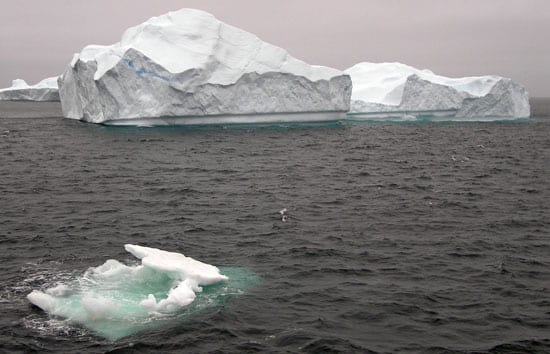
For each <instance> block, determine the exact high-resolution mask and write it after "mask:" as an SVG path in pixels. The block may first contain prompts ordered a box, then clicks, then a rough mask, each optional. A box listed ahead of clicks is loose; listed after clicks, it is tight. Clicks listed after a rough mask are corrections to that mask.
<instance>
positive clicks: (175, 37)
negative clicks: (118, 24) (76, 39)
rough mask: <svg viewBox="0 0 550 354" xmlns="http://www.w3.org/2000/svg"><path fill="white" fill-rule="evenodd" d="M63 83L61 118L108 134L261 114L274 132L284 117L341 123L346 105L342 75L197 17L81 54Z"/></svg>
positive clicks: (145, 28)
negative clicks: (112, 129)
mask: <svg viewBox="0 0 550 354" xmlns="http://www.w3.org/2000/svg"><path fill="white" fill-rule="evenodd" d="M59 82H60V95H61V103H62V107H63V114H64V116H65V117H67V118H74V119H81V120H85V121H89V122H93V123H108V124H129V123H128V122H132V124H140V123H141V122H142V120H143V121H146V122H147V123H146V124H148V125H151V124H154V123H155V122H156V121H155V118H160V119H159V124H162V125H164V124H166V122H167V121H170V120H166V119H165V118H167V117H168V118H171V117H180V118H181V117H190V118H191V117H195V118H196V117H211V119H209V120H207V121H206V124H208V123H220V122H222V123H224V122H225V121H224V119H225V117H226V116H239V119H238V120H237V123H250V122H253V121H250V120H251V119H252V118H253V116H256V115H264V114H265V115H267V116H266V117H264V118H263V120H267V121H270V122H271V121H274V122H279V121H281V119H284V118H283V114H286V113H292V114H295V116H294V118H293V119H294V120H296V119H297V120H298V121H301V116H300V115H301V114H304V115H305V116H304V117H305V118H304V119H305V120H308V121H309V120H313V119H314V118H313V117H312V114H313V113H318V112H321V113H325V114H324V115H319V119H321V120H328V119H339V118H341V117H342V116H343V113H345V112H347V111H348V110H349V107H350V106H349V105H350V96H351V80H350V78H349V76H347V75H345V74H344V73H343V72H341V71H339V70H336V69H332V68H328V67H323V66H315V65H309V64H307V63H305V62H303V61H301V60H298V59H295V58H293V57H292V56H290V55H289V54H288V53H287V52H286V51H285V50H284V49H282V48H279V47H276V46H273V45H271V44H268V43H266V42H264V41H262V40H260V39H259V38H258V37H256V36H255V35H253V34H251V33H248V32H246V31H243V30H241V29H238V28H236V27H233V26H230V25H227V24H225V23H223V22H221V21H219V20H218V19H216V18H215V17H214V16H213V15H211V14H209V13H206V12H203V11H200V10H193V9H182V10H179V11H175V12H170V13H167V14H165V15H162V16H159V17H153V18H151V19H149V20H148V21H146V22H144V23H143V24H141V25H138V26H136V27H132V28H129V29H128V30H126V32H125V33H124V34H123V36H122V39H121V41H120V42H119V43H116V44H113V45H110V46H98V45H90V46H87V47H85V48H84V49H83V50H82V52H81V53H79V54H75V56H74V58H73V60H72V61H71V64H70V66H69V67H68V68H67V70H66V71H65V73H64V74H63V75H62V77H61V78H60V81H59ZM326 113H331V114H332V115H331V114H326ZM125 120H126V123H125V122H124V121H125ZM283 121H284V120H283ZM175 123H176V124H179V123H183V122H182V121H176V122H175ZM230 123H233V121H230ZM144 124H145V123H144Z"/></svg>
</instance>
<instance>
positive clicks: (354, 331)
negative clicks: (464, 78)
mask: <svg viewBox="0 0 550 354" xmlns="http://www.w3.org/2000/svg"><path fill="white" fill-rule="evenodd" d="M37 107H38V108H37ZM42 107H44V106H42ZM28 111H29V112H32V113H33V114H36V115H38V116H40V112H46V113H43V115H45V116H49V115H50V114H49V113H47V111H48V110H47V109H44V110H42V108H40V106H36V105H32V104H29V106H28ZM13 115H14V116H23V117H24V116H25V114H21V112H20V111H18V112H15V113H13ZM2 116H3V117H9V116H10V111H9V110H8V111H6V110H4V111H3V112H2ZM283 208H287V209H288V214H289V219H288V220H287V221H286V222H283V221H282V220H281V218H280V215H279V210H281V209H283ZM126 243H133V244H140V245H143V246H149V247H155V248H160V249H164V250H169V251H174V252H182V253H184V254H185V255H187V256H191V257H193V258H196V259H198V260H201V261H203V262H207V263H210V264H214V265H217V266H220V267H221V268H222V269H224V267H229V268H231V267H239V268H240V269H246V270H247V271H249V272H250V273H251V274H254V275H255V276H257V277H258V279H259V281H257V282H255V285H254V286H252V287H250V288H248V289H247V290H246V291H244V292H243V293H242V294H240V295H238V296H234V297H232V298H231V299H228V300H227V301H225V302H223V303H222V304H220V305H218V306H212V307H210V308H207V309H205V310H203V311H200V312H197V313H194V314H192V315H191V316H187V317H185V318H183V319H180V320H178V321H171V322H168V323H164V324H162V325H160V326H156V327H153V328H147V329H145V330H143V331H141V332H139V333H137V334H134V335H131V336H128V337H124V338H121V339H118V340H114V341H113V340H108V339H104V338H102V337H100V336H97V335H96V334H94V333H93V332H90V331H89V330H87V329H85V328H84V327H79V326H78V325H76V324H71V323H67V322H66V321H62V320H61V319H57V318H51V317H49V316H48V315H47V314H46V313H44V312H43V311H41V310H39V309H38V308H36V307H33V306H31V305H30V304H29V302H28V301H27V299H26V295H27V294H28V293H30V292H31V291H32V290H34V289H44V288H46V287H48V286H52V285H55V284H56V283H57V282H59V281H66V280H70V279H73V278H74V277H77V276H79V275H81V274H82V273H84V272H85V271H86V270H87V269H88V268H89V267H94V266H98V265H100V264H102V263H103V262H105V261H106V260H107V259H117V260H120V261H125V262H127V263H129V264H131V263H132V262H134V261H133V260H132V257H131V256H130V255H129V254H127V253H126V252H125V251H124V248H123V246H124V244H126ZM0 281H1V285H2V287H1V288H0V306H1V308H2V316H0V351H1V352H10V353H14V352H15V353H16V352H21V353H28V352H40V353H44V352H75V353H76V352H78V353H96V352H112V353H144V352H146V353H148V352H150V353H153V352H155V353H161V352H162V353H168V352H174V353H176V352H189V353H203V352H219V353H250V352H261V353H294V352H307V353H332V352H342V353H372V352H376V353H474V352H475V353H521V352H530V353H548V352H550V120H548V119H532V120H529V121H515V122H514V121H512V122H493V123H487V122H483V123H481V122H480V123H476V122H469V123H460V122H455V123H429V122H416V123H389V122H378V123H375V124H374V123H370V124H369V123H367V124H365V123H361V124H334V125H328V126H317V127H311V126H275V127H263V128H251V127H241V128H230V129H224V128H223V127H217V128H141V129H140V128H113V127H104V126H97V125H92V124H85V123H80V122H76V121H72V120H66V119H61V118H39V119H36V118H35V119H25V118H17V119H15V118H14V119H12V118H2V119H0Z"/></svg>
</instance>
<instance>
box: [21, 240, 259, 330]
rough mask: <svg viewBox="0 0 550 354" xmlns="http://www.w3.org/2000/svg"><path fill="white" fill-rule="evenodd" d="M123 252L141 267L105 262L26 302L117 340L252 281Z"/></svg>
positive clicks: (153, 254) (176, 257)
mask: <svg viewBox="0 0 550 354" xmlns="http://www.w3.org/2000/svg"><path fill="white" fill-rule="evenodd" d="M125 248H126V250H127V251H128V252H130V253H131V254H133V255H135V256H136V257H137V258H140V259H141V264H139V265H134V266H128V265H125V264H122V263H120V262H119V261H116V260H112V259H111V260H107V261H106V262H105V263H103V264H102V265H100V266H98V267H91V268H89V269H88V270H87V271H86V272H85V273H84V275H83V276H81V277H78V278H76V279H74V280H73V281H71V282H67V283H66V284H55V286H52V287H50V288H48V289H46V290H45V291H39V290H34V291H32V292H31V293H30V294H28V295H27V299H28V300H29V301H30V302H31V303H32V304H34V305H36V306H38V307H40V308H41V309H43V310H44V311H46V312H47V313H49V314H51V315H54V316H59V317H63V318H65V319H67V320H69V321H70V322H77V323H79V324H82V325H84V326H86V327H88V328H90V329H92V330H94V331H95V332H97V333H98V334H100V335H102V336H104V337H106V338H109V339H116V338H120V337H124V336H126V335H129V334H132V333H135V332H136V331H139V330H141V329H143V328H145V327H147V326H150V325H153V323H155V322H156V321H158V320H159V314H162V315H163V316H160V317H161V318H173V317H174V316H177V315H178V314H180V313H182V311H185V312H186V313H192V312H194V311H198V310H200V309H202V308H204V307H207V306H212V305H215V304H216V303H218V302H220V301H222V300H223V299H225V298H226V295H230V294H235V293H240V292H241V291H242V290H243V288H244V287H246V286H247V284H249V283H250V282H252V281H254V277H253V276H249V275H248V274H247V273H246V272H243V271H236V270H234V269H228V270H227V271H228V273H230V274H233V275H232V277H233V279H232V280H230V279H229V277H227V276H226V275H222V274H221V273H220V270H219V269H218V268H217V267H215V266H213V265H210V264H206V263H203V262H200V261H197V260H195V259H193V258H190V257H186V256H184V255H183V254H180V253H176V252H167V251H163V250H159V249H156V248H150V247H142V246H137V245H126V246H125Z"/></svg>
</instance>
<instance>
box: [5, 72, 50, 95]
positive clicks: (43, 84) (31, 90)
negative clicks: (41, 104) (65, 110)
mask: <svg viewBox="0 0 550 354" xmlns="http://www.w3.org/2000/svg"><path fill="white" fill-rule="evenodd" d="M0 101H59V90H58V88H57V76H56V77H49V78H47V79H44V80H42V81H40V82H39V83H37V84H36V85H29V84H27V83H26V82H25V80H21V79H15V80H13V81H12V86H11V87H8V88H4V89H0Z"/></svg>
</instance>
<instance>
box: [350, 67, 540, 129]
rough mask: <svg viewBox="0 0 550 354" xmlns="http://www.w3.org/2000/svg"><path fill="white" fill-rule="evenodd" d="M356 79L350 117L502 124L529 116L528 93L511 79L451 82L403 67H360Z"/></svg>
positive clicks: (353, 69) (354, 74) (352, 72)
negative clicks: (500, 122) (484, 121)
mask: <svg viewBox="0 0 550 354" xmlns="http://www.w3.org/2000/svg"><path fill="white" fill-rule="evenodd" d="M344 72H345V73H346V74H349V75H350V76H351V79H352V81H353V92H352V97H351V101H352V102H351V111H350V116H351V117H359V118H366V119H369V118H371V119H375V118H382V119H385V118H397V119H418V118H434V119H442V120H447V119H450V120H495V119H497V120H499V119H507V118H514V119H515V118H528V117H529V116H530V106H529V95H528V93H527V91H526V90H525V88H524V87H523V86H522V85H520V84H518V83H516V82H514V81H512V80H511V79H508V78H503V77H500V76H478V77H463V78H448V77H444V76H440V75H436V74H434V73H433V72H431V71H429V70H419V69H416V68H413V67H411V66H408V65H405V64H400V63H368V62H364V63H359V64H357V65H355V66H353V67H351V68H349V69H347V70H345V71H344Z"/></svg>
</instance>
